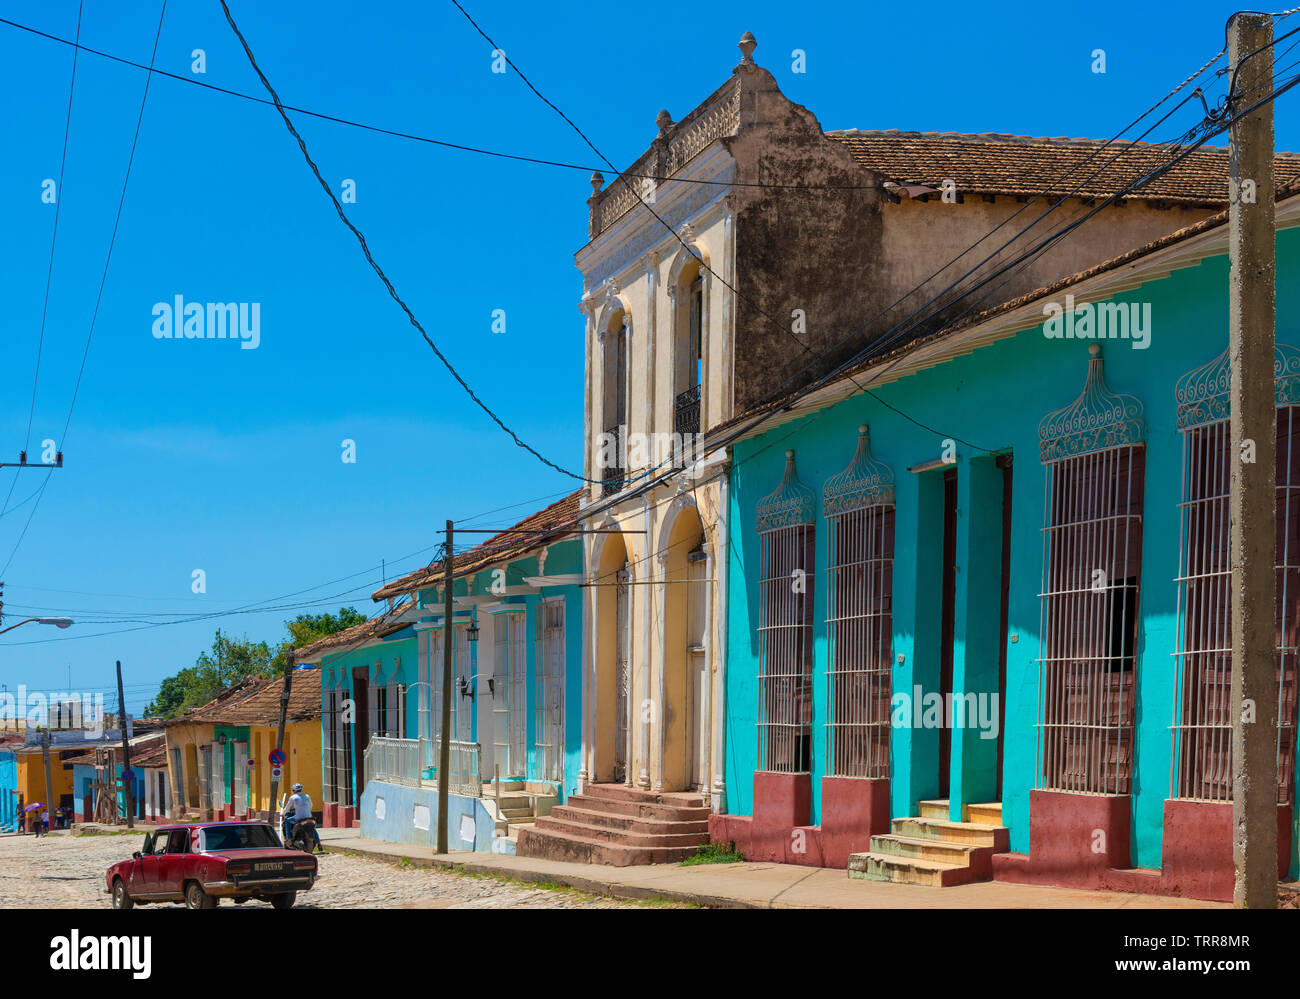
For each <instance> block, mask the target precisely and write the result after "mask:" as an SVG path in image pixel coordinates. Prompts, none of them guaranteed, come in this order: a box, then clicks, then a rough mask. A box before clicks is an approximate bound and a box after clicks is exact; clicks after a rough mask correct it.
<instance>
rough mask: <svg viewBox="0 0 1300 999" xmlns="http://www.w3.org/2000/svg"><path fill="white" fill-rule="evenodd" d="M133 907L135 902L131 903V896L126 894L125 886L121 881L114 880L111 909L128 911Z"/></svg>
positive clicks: (118, 879) (119, 879)
mask: <svg viewBox="0 0 1300 999" xmlns="http://www.w3.org/2000/svg"><path fill="white" fill-rule="evenodd" d="M134 905H135V902H133V901H131V896H130V895H128V894H127V893H126V885H124V884H123V883H122V879H121V878H117V879H115V880H114V881H113V908H114V909H130V908H132V907H133V906H134Z"/></svg>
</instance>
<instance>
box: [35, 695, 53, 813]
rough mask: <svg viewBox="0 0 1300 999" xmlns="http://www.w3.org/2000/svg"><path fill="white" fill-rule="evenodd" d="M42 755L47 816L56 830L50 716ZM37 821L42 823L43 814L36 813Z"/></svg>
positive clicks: (42, 736)
mask: <svg viewBox="0 0 1300 999" xmlns="http://www.w3.org/2000/svg"><path fill="white" fill-rule="evenodd" d="M41 755H42V756H44V757H45V814H46V815H47V816H48V817H49V820H50V828H51V829H53V828H54V771H53V770H51V769H50V716H49V714H48V713H47V714H46V716H45V728H43V729H42V730H41ZM36 821H37V822H40V821H41V813H40V812H37V813H36ZM38 831H39V830H38Z"/></svg>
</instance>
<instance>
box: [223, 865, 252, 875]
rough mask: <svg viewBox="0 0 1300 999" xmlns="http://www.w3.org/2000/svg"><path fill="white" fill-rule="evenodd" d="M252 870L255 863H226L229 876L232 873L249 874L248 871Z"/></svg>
mask: <svg viewBox="0 0 1300 999" xmlns="http://www.w3.org/2000/svg"><path fill="white" fill-rule="evenodd" d="M252 870H253V865H252V864H250V863H247V862H245V863H239V864H227V865H226V874H227V876H229V875H231V874H248V873H250V872H251V871H252Z"/></svg>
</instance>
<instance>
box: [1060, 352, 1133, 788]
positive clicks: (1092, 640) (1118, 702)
mask: <svg viewBox="0 0 1300 999" xmlns="http://www.w3.org/2000/svg"><path fill="white" fill-rule="evenodd" d="M1090 351H1091V353H1092V358H1091V360H1090V361H1089V363H1088V378H1087V381H1086V383H1085V385H1084V389H1083V393H1082V394H1081V395H1080V396H1079V398H1078V399H1076V400H1075V401H1074V402H1073V403H1072V404H1071V405H1070V406H1067V407H1066V408H1065V409H1062V410H1058V411H1057V412H1055V413H1052V414H1049V415H1048V416H1046V417H1044V418H1043V421H1042V422H1041V423H1040V424H1039V428H1038V433H1039V441H1040V455H1041V458H1042V461H1043V464H1044V466H1045V467H1046V475H1045V480H1046V495H1045V499H1044V525H1045V526H1044V528H1043V587H1042V591H1041V593H1040V599H1041V612H1042V621H1041V627H1040V642H1041V646H1040V657H1039V692H1038V698H1039V708H1038V753H1039V768H1038V780H1039V786H1040V787H1043V788H1047V789H1050V790H1058V791H1074V792H1092V793H1099V794H1128V793H1130V791H1131V790H1132V774H1133V713H1134V690H1135V686H1134V676H1135V667H1136V646H1137V608H1138V580H1139V578H1140V576H1141V565H1142V496H1143V470H1144V451H1143V445H1142V439H1143V436H1144V434H1145V424H1144V422H1143V419H1142V404H1141V403H1140V402H1139V401H1138V400H1137V399H1135V398H1134V397H1132V396H1125V395H1116V394H1115V393H1113V392H1111V391H1110V389H1108V388H1107V386H1106V382H1105V377H1104V373H1103V370H1102V361H1101V356H1100V349H1099V348H1098V347H1097V346H1096V345H1095V344H1094V345H1093V346H1092V347H1091V348H1090Z"/></svg>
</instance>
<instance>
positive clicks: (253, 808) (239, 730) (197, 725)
mask: <svg viewBox="0 0 1300 999" xmlns="http://www.w3.org/2000/svg"><path fill="white" fill-rule="evenodd" d="M283 685H284V681H283V679H274V680H264V679H261V678H254V679H250V680H246V681H245V682H244V683H242V684H240V685H238V686H236V687H233V688H231V689H230V690H228V691H226V693H224V694H222V695H221V696H220V697H217V698H215V699H214V700H212V701H209V702H208V703H207V704H204V705H202V706H201V707H198V708H195V709H193V710H192V711H189V712H187V713H186V714H184V715H183V716H181V717H180V718H175V719H172V720H171V721H169V722H168V723H167V765H168V769H169V772H170V774H171V784H172V793H173V800H174V801H175V802H176V804H175V805H174V806H173V812H174V814H175V816H176V817H177V818H191V819H198V820H205V821H206V820H210V819H218V820H219V819H232V818H243V817H245V816H252V817H257V818H268V817H270V816H271V815H273V814H274V813H275V812H276V811H277V809H276V808H275V807H274V806H273V805H272V803H271V800H270V796H271V779H272V775H271V763H270V756H271V752H272V750H274V749H275V748H276V738H275V737H276V731H277V728H278V726H279V721H280V696H281V692H282V690H283ZM320 690H321V687H320V671H319V670H316V669H297V670H295V671H294V673H293V678H292V680H291V681H290V685H289V708H288V713H287V716H286V721H285V730H284V742H283V744H282V748H283V749H284V753H285V762H284V765H283V767H282V768H281V775H280V782H279V797H283V796H284V795H285V794H286V793H287V791H288V788H290V787H291V786H292V785H293V784H294V783H295V782H298V783H301V784H302V785H303V787H304V788H305V789H306V791H307V793H308V794H309V795H311V797H312V799H313V801H314V802H318V801H319V800H320V798H321V736H320V717H321V693H320Z"/></svg>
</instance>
